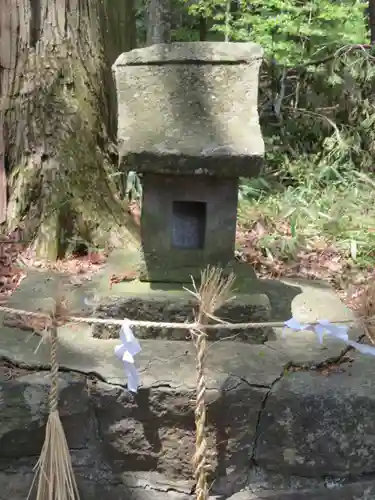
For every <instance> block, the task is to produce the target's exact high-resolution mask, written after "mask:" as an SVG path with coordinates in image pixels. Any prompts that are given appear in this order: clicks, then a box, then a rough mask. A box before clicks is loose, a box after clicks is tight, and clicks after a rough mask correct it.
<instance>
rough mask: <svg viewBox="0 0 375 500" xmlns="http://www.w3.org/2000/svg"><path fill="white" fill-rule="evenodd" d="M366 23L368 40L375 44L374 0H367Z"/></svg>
mask: <svg viewBox="0 0 375 500" xmlns="http://www.w3.org/2000/svg"><path fill="white" fill-rule="evenodd" d="M368 24H369V28H370V42H371V45H375V0H369V2H368Z"/></svg>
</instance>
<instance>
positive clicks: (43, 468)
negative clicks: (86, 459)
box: [28, 289, 79, 500]
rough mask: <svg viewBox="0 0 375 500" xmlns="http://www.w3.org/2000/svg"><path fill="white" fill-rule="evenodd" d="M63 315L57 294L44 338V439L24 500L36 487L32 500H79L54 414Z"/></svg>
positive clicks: (64, 307)
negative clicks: (47, 363) (47, 365)
mask: <svg viewBox="0 0 375 500" xmlns="http://www.w3.org/2000/svg"><path fill="white" fill-rule="evenodd" d="M66 314H67V301H66V300H65V299H64V298H63V296H62V293H61V289H59V290H58V293H57V298H56V300H55V301H54V307H53V312H52V313H51V317H50V322H49V325H48V331H47V332H46V333H45V335H44V337H45V338H46V340H48V341H49V342H50V346H51V351H50V356H51V388H50V395H49V416H48V420H47V426H46V435H45V440H44V444H43V448H42V451H41V454H40V457H39V460H38V462H37V464H36V466H35V469H36V473H35V477H34V481H33V483H32V485H31V488H30V492H29V495H28V500H29V499H30V497H31V494H32V492H33V490H34V486H35V485H36V484H37V491H36V500H79V492H78V488H77V483H76V481H75V477H74V472H73V467H72V461H71V457H70V452H69V447H68V443H67V441H66V437H65V432H64V428H63V426H62V423H61V420H60V415H59V411H58V395H59V394H58V378H59V365H58V360H57V348H58V333H57V332H58V326H59V325H60V324H62V323H63V322H64V318H66Z"/></svg>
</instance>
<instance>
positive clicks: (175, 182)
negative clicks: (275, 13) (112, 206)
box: [97, 42, 269, 341]
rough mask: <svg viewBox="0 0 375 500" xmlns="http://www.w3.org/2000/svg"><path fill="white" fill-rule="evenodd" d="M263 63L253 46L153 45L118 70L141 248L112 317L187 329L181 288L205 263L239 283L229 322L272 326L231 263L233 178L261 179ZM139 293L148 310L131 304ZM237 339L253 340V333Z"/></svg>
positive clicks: (125, 57) (246, 272)
mask: <svg viewBox="0 0 375 500" xmlns="http://www.w3.org/2000/svg"><path fill="white" fill-rule="evenodd" d="M261 62H262V49H261V47H259V46H258V45H256V44H252V43H224V42H192V43H172V44H160V45H153V46H150V47H146V48H142V49H136V50H133V51H131V52H127V53H124V54H121V55H120V56H119V57H118V59H117V61H116V62H115V64H114V66H113V72H114V76H115V81H116V88H117V101H118V149H119V157H120V167H121V169H122V171H123V172H124V174H126V173H127V172H129V171H135V172H137V173H138V174H140V175H141V177H142V186H143V195H142V213H141V229H140V233H141V234H140V240H141V243H140V248H139V251H138V252H137V255H135V254H134V252H133V253H132V255H130V253H131V252H129V255H127V256H125V255H124V268H126V269H129V263H131V265H132V266H133V271H134V270H135V271H136V272H135V274H134V272H133V274H132V275H133V276H136V279H135V280H134V281H133V282H131V286H129V285H130V284H124V285H123V288H122V289H121V296H122V301H120V302H121V303H122V304H125V302H126V304H127V306H126V307H125V306H124V307H123V308H121V309H119V308H117V309H116V310H115V311H114V310H113V308H112V309H111V310H110V312H111V313H117V314H123V315H125V314H127V315H128V317H131V318H135V317H137V316H138V318H139V319H147V318H146V317H145V316H148V314H147V312H150V308H151V309H152V314H153V316H152V317H150V319H152V320H158V319H159V320H160V321H171V320H175V321H183V320H184V319H187V317H186V315H189V311H190V313H191V309H192V304H191V296H190V295H189V294H187V296H186V292H182V284H183V283H191V276H193V277H194V278H195V279H199V276H200V272H201V270H202V269H203V268H205V267H206V266H207V265H208V264H211V265H220V266H221V267H222V268H223V269H224V270H228V271H232V270H233V271H234V272H235V273H236V275H237V276H238V283H237V282H236V288H237V287H238V285H240V290H239V291H240V294H239V295H238V293H237V299H236V300H235V301H233V302H231V306H229V305H228V308H229V309H230V311H223V312H222V313H223V314H224V316H226V318H225V319H228V320H232V321H246V320H249V321H251V320H254V319H255V318H257V319H267V318H268V311H269V307H268V306H269V304H268V300H267V297H265V296H262V295H261V294H259V293H258V294H257V293H255V291H254V290H255V288H254V285H255V282H256V279H255V276H254V273H253V271H252V269H251V267H250V266H248V265H245V264H244V265H242V266H241V265H240V264H239V263H236V262H235V259H234V251H235V237H236V218H237V203H238V185H239V178H240V177H252V176H256V175H258V174H259V171H260V168H261V166H262V160H263V154H264V143H263V139H262V135H261V131H260V126H259V120H258V109H257V106H258V78H259V68H260V65H261ZM126 285H128V287H127V288H126ZM118 290H120V289H118ZM177 291H180V293H177ZM237 291H238V290H237ZM137 294H138V295H139V294H140V295H142V294H143V300H144V301H146V303H145V302H143V303H142V304H141V303H140V302H139V301H137V300H135V302H134V300H133V301H132V300H131V298H130V295H131V297H132V298H133V299H134V297H135V295H137ZM118 300H119V299H118ZM113 303H114V302H113V301H112V304H113ZM117 303H119V302H117ZM130 303H132V304H133V306H134V307H133V308H132V310H129V304H130ZM156 304H158V305H157V306H156ZM166 304H168V305H166ZM155 310H157V311H158V315H159V317H158V318H157V317H155ZM104 311H107V312H108V313H109V311H108V307H107V306H105V307H104V306H103V309H102V311H97V313H100V312H101V313H103V312H104ZM168 311H169V313H170V314H169V313H168ZM167 313H168V314H169V315H168V317H166V314H167ZM185 313H186V314H185ZM150 314H151V313H150ZM160 315H161V316H160ZM163 315H164V316H163ZM140 316H142V317H140ZM221 332H222V333H223V334H224V335H226V334H227V333H228V332H224V331H223V330H221ZM138 333H139V332H138ZM232 333H233V332H232ZM175 334H176V335H180V336H181V334H182V335H184V336H186V332H183V331H179V333H178V331H176V332H175ZM258 334H259V332H258ZM148 335H149V334H148ZM155 335H160V332H159V333H156V332H155ZM166 335H167V336H168V337H173V338H176V337H174V336H173V332H172V333H171V332H169V333H168V332H167V333H166ZM241 335H242V337H243V336H245V337H246V338H245V339H244V340H248V341H249V340H250V341H251V339H250V338H248V336H253V337H254V336H256V335H257V331H256V330H252V331H250V332H241ZM262 335H263V333H262ZM141 336H142V335H141Z"/></svg>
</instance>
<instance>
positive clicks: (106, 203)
mask: <svg viewBox="0 0 375 500" xmlns="http://www.w3.org/2000/svg"><path fill="white" fill-rule="evenodd" d="M0 12H1V16H0V37H1V39H0V97H1V105H0V119H1V121H2V124H3V129H4V153H5V164H6V169H7V173H8V178H9V181H8V184H9V185H8V190H9V203H8V208H7V225H8V228H9V230H14V229H15V228H16V227H18V228H21V229H22V230H23V234H24V238H25V239H27V240H28V241H31V242H32V243H33V246H34V248H35V250H36V252H37V254H38V256H40V257H47V258H48V259H56V258H61V257H63V256H64V254H65V253H66V252H67V251H69V250H72V249H74V247H75V246H76V245H78V244H82V243H83V242H84V243H87V244H89V245H93V246H95V247H97V246H104V245H106V244H110V245H115V244H118V243H120V242H123V241H125V240H127V239H134V237H136V236H135V233H134V232H133V228H132V226H131V221H130V218H129V217H128V216H127V215H126V210H125V208H124V206H123V204H122V203H121V202H120V200H119V197H118V195H117V188H116V185H115V182H114V179H115V177H113V175H112V174H113V173H114V172H115V168H116V167H115V163H116V160H117V157H116V148H115V137H116V121H117V120H116V115H117V109H116V108H117V105H116V94H115V87H114V82H113V79H112V73H111V65H112V64H113V63H114V61H115V59H116V58H117V56H118V55H119V54H120V53H121V52H124V51H126V50H130V49H132V48H134V43H135V42H134V40H135V16H134V5H133V1H132V0H126V1H123V0H103V1H102V0H0ZM125 223H126V224H127V226H125Z"/></svg>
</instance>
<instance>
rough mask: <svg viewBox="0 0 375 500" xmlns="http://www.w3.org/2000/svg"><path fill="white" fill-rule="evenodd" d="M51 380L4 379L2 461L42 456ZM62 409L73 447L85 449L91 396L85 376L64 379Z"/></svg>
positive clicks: (0, 392)
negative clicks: (4, 459)
mask: <svg viewBox="0 0 375 500" xmlns="http://www.w3.org/2000/svg"><path fill="white" fill-rule="evenodd" d="M49 387H50V377H49V374H47V373H32V374H26V375H23V376H21V377H18V378H17V379H10V380H7V381H2V380H0V458H6V457H9V458H11V457H26V456H33V455H37V454H38V453H40V449H41V446H42V444H43V441H44V434H45V424H46V420H47V415H48V392H49ZM59 390H60V392H59V397H60V402H59V410H60V415H61V420H62V422H63V425H64V428H65V432H66V435H67V439H68V441H69V443H70V445H71V447H72V448H76V449H78V448H84V447H86V446H87V443H88V441H89V439H90V411H89V397H88V394H87V391H86V383H85V377H83V376H80V375H74V374H70V375H65V376H64V377H61V378H60V387H59Z"/></svg>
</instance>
